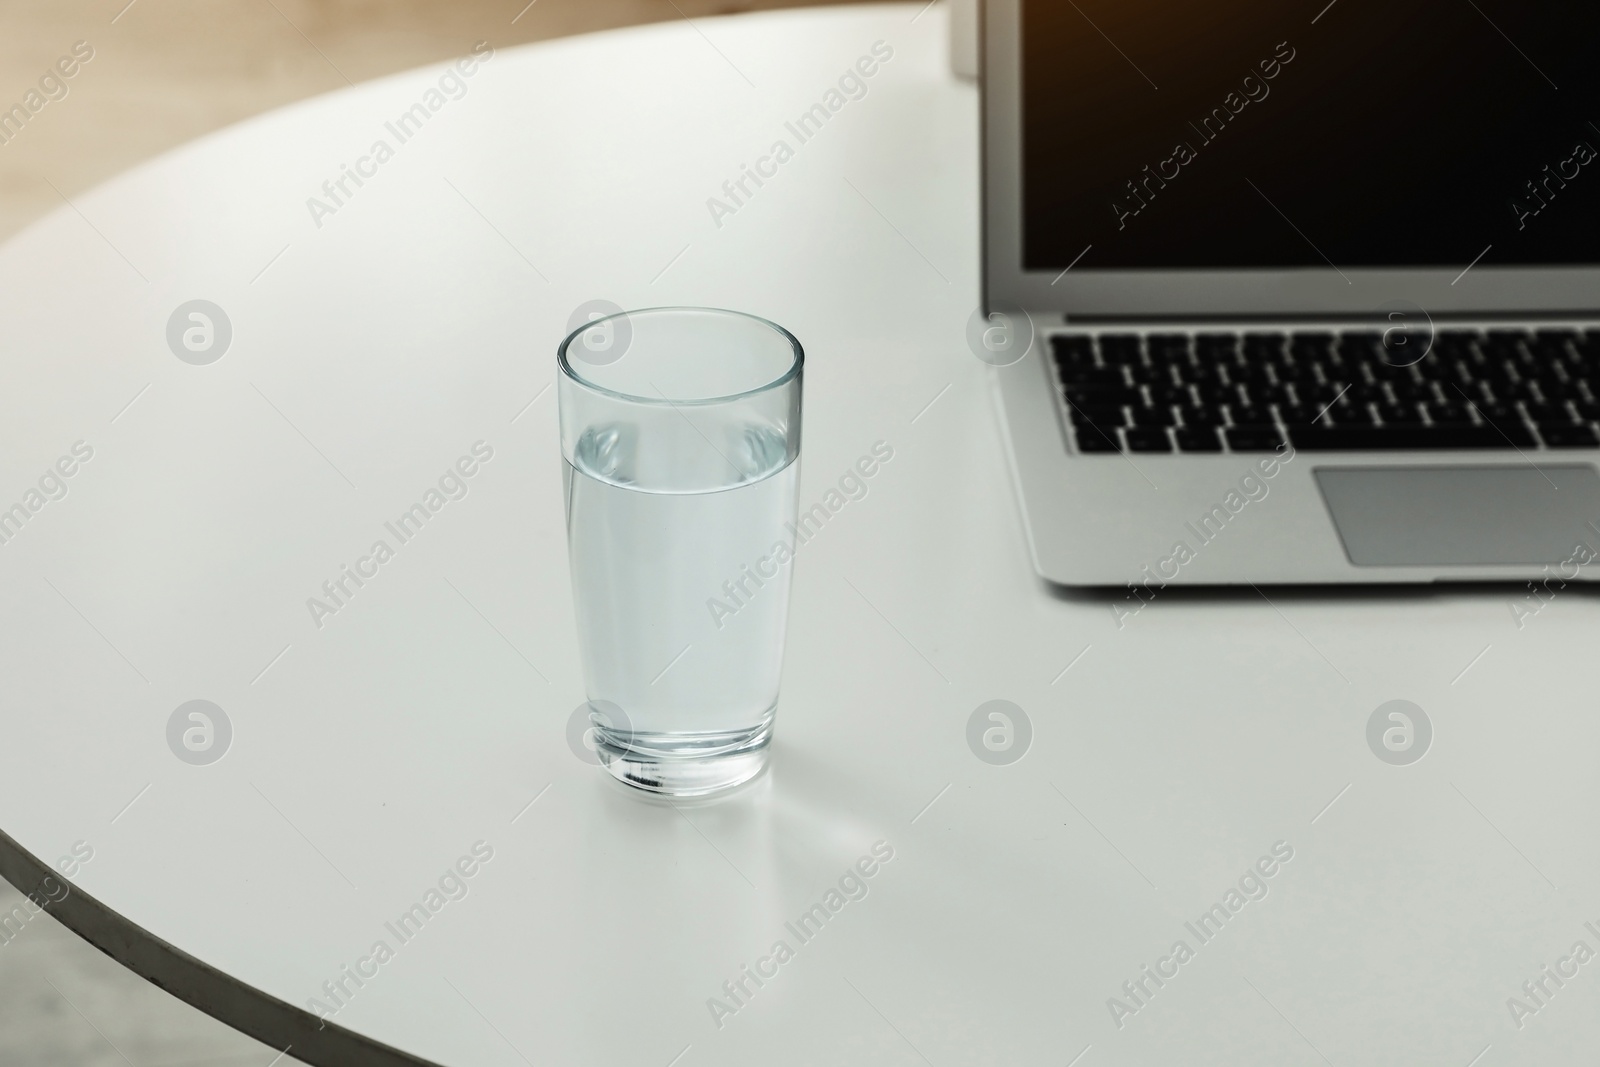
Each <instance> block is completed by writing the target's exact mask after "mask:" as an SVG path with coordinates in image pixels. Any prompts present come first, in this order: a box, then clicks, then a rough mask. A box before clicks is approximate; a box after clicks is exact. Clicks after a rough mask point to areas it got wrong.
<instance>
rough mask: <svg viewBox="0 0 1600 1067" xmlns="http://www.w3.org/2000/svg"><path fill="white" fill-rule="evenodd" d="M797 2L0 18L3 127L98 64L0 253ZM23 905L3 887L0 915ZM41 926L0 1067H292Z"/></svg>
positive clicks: (303, 7)
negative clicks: (456, 77) (599, 49)
mask: <svg viewBox="0 0 1600 1067" xmlns="http://www.w3.org/2000/svg"><path fill="white" fill-rule="evenodd" d="M794 6H801V3H800V2H796V0H745V2H737V3H729V2H718V0H533V2H532V3H528V2H527V0H133V2H132V3H129V2H128V0H52V2H51V3H48V4H45V3H24V2H18V0H12V2H10V3H5V4H4V5H3V6H0V31H3V32H0V71H3V72H4V74H3V75H0V111H4V110H6V109H8V108H9V107H10V106H11V105H12V104H13V103H16V102H19V101H21V100H22V98H23V96H24V94H25V93H27V92H28V91H29V89H31V88H33V87H34V86H35V85H36V84H38V82H39V79H40V77H41V76H43V75H45V74H46V73H47V71H48V70H49V68H51V67H52V66H53V65H54V64H55V63H56V61H57V60H58V59H59V58H60V57H62V56H65V55H68V54H70V53H72V52H73V51H74V46H75V45H77V43H78V42H80V41H81V42H84V44H83V45H78V49H77V51H78V54H80V55H81V54H82V53H84V52H86V51H88V50H89V49H92V51H93V55H92V58H90V59H89V60H88V61H87V62H84V63H83V64H82V65H81V67H80V68H79V69H77V71H76V73H75V74H74V76H73V77H72V78H71V79H69V80H67V81H65V83H64V85H65V95H61V90H60V89H52V92H53V94H54V95H55V96H57V97H59V98H58V99H53V100H51V101H50V102H49V103H48V104H47V105H46V106H45V107H44V108H43V109H41V110H40V111H39V113H38V114H37V115H35V116H34V118H33V119H32V120H31V121H30V122H28V124H27V125H26V126H25V127H23V128H22V130H21V131H20V132H19V133H17V134H16V135H15V136H13V137H11V138H10V140H9V141H8V142H7V143H5V144H4V145H3V146H0V240H3V239H5V238H7V237H9V236H11V235H12V234H14V233H16V232H17V231H18V230H21V229H22V228H23V227H25V226H26V225H28V223H30V222H32V221H33V220H35V219H37V218H39V217H41V216H42V215H44V214H46V213H47V212H49V211H51V210H53V209H55V208H56V207H58V206H60V205H61V203H62V202H63V198H65V197H71V196H73V195H75V194H76V193H79V192H81V191H83V190H85V189H88V188H90V187H92V186H94V185H97V184H99V183H100V182H103V181H105V180H107V179H108V178H111V177H113V176H115V175H116V174H118V173H120V172H122V171H124V170H126V169H128V168H129V167H131V166H133V165H134V164H136V163H138V162H140V161H141V160H144V159H148V158H150V157H151V156H155V155H158V154H159V153H161V152H163V151H165V150H167V149H169V148H172V147H175V146H177V145H179V144H182V143H184V142H185V141H189V140H192V139H193V138H195V137H198V136H200V135H201V134H204V133H207V132H210V131H211V130H215V129H219V128H220V127H223V126H226V125H228V124H230V123H233V122H237V121H239V120H241V119H244V118H248V117H249V116H251V115H256V114H259V113H261V112H263V111H267V110H270V109H272V108H275V107H279V106H282V105H284V104H288V103H290V102H292V101H295V100H300V99H303V98H305V97H309V96H314V95H316V94H318V93H324V92H329V91H331V90H334V89H338V88H341V87H342V86H344V85H345V84H346V83H347V82H351V83H353V82H360V81H363V80H366V79H370V78H375V77H378V76H380V75H383V74H388V73H391V72H394V71H399V70H404V69H406V68H408V67H414V66H418V65H421V64H424V63H430V62H436V61H440V60H444V59H446V58H448V57H450V56H453V55H457V54H460V53H463V52H465V51H466V50H467V49H468V48H469V47H471V45H472V43H473V42H475V41H478V40H488V41H490V42H491V43H492V44H493V45H494V46H495V47H496V48H499V47H503V46H509V45H514V44H522V43H524V42H528V41H537V40H543V39H546V38H550V37H561V36H566V35H569V34H575V33H588V32H592V31H595V30H602V29H607V28H609V27H613V26H625V25H631V24H635V23H644V22H662V21H668V20H671V19H677V18H687V19H691V20H693V19H698V18H704V17H709V16H713V15H717V14H726V13H732V12H737V11H750V10H757V9H763V8H776V7H794ZM21 899H22V897H21V895H20V894H19V893H17V892H16V891H15V890H14V889H12V887H11V886H9V885H7V884H6V883H5V882H4V881H0V914H4V913H6V912H9V911H10V910H11V909H12V908H13V907H15V906H16V905H17V904H18V903H20V901H21ZM297 1062H298V1061H296V1060H294V1059H293V1058H292V1057H289V1056H284V1055H282V1054H281V1053H280V1052H279V1050H277V1049H273V1048H269V1047H267V1046H266V1045H262V1044H259V1043H258V1042H255V1041H253V1040H251V1039H250V1038H247V1037H245V1036H244V1035H242V1034H239V1033H237V1032H236V1031H234V1030H232V1029H230V1028H228V1027H226V1026H224V1025H223V1024H221V1023H219V1022H216V1021H215V1020H213V1019H211V1018H210V1017H208V1016H206V1015H204V1014H202V1013H201V1012H199V1011H196V1010H195V1009H193V1008H190V1007H189V1006H188V1005H186V1004H184V1003H182V1002H181V1001H179V1000H177V999H175V998H174V997H172V996H170V995H169V994H167V993H165V992H163V991H162V990H160V989H157V988H156V987H155V986H152V985H150V984H148V983H146V982H144V981H143V980H142V979H140V978H137V977H136V976H134V975H133V974H131V973H130V972H128V971H126V970H124V969H123V968H122V967H120V966H119V965H117V964H116V963H114V962H112V961H111V960H110V959H108V958H107V957H105V956H103V955H101V954H100V952H98V951H97V950H95V949H94V948H91V947H90V946H89V945H88V944H87V943H85V942H83V941H81V940H79V939H78V937H77V936H76V935H74V934H73V933H71V932H70V931H68V930H67V929H66V928H65V927H62V926H61V925H60V924H58V923H57V922H55V920H53V919H51V918H50V917H49V916H48V915H41V916H39V917H38V918H37V919H35V920H33V921H32V922H30V923H29V924H28V925H27V926H26V927H25V928H24V929H23V931H22V933H21V934H20V935H18V936H17V937H15V938H14V939H12V940H11V941H9V942H0V1064H4V1065H6V1067H10V1065H13V1064H16V1065H19V1067H113V1065H115V1067H202V1065H203V1067H289V1065H292V1064H295V1063H297Z"/></svg>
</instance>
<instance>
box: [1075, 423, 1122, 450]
mask: <svg viewBox="0 0 1600 1067" xmlns="http://www.w3.org/2000/svg"><path fill="white" fill-rule="evenodd" d="M1072 439H1073V441H1074V442H1075V443H1076V444H1077V446H1078V451H1079V452H1121V451H1122V446H1121V445H1120V444H1119V443H1118V442H1117V432H1116V431H1115V430H1112V431H1110V432H1109V433H1101V432H1100V431H1099V430H1095V429H1093V428H1089V429H1083V428H1080V429H1078V430H1076V431H1074V432H1073V435H1072Z"/></svg>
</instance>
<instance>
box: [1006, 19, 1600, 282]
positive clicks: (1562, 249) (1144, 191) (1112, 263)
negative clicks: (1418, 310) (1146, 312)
mask: <svg viewBox="0 0 1600 1067" xmlns="http://www.w3.org/2000/svg"><path fill="white" fill-rule="evenodd" d="M1022 20H1023V26H1022V30H1023V32H1022V72H1021V73H1022V88H1023V152H1022V195H1023V219H1024V221H1023V242H1022V243H1023V261H1024V267H1025V268H1026V269H1028V270H1036V271H1046V270H1060V269H1062V268H1065V267H1067V266H1068V264H1071V263H1073V262H1074V261H1075V260H1077V259H1078V257H1079V256H1080V254H1081V255H1082V259H1081V261H1079V262H1078V264H1077V266H1078V269H1095V270H1098V269H1105V268H1112V269H1114V268H1144V269H1158V268H1202V267H1211V268H1228V267H1233V268H1243V267H1305V266H1309V267H1324V268H1325V267H1327V266H1329V265H1330V264H1332V265H1333V266H1336V267H1339V268H1346V267H1407V266H1432V267H1464V266H1466V265H1467V264H1468V263H1469V262H1471V261H1473V260H1474V258H1475V257H1478V256H1480V254H1481V255H1482V257H1483V258H1482V265H1484V266H1496V265H1498V266H1506V265H1513V264H1533V263H1548V264H1575V263H1592V262H1600V154H1597V149H1600V127H1597V125H1596V123H1600V106H1597V105H1600V99H1597V93H1596V89H1597V87H1600V86H1597V82H1600V58H1597V55H1596V47H1597V45H1600V4H1597V3H1596V2H1595V0H1583V2H1581V3H1579V2H1574V0H1569V2H1566V3H1551V2H1547V0H1335V2H1334V3H1332V4H1331V5H1330V4H1328V3H1327V0H1309V2H1305V0H1294V2H1291V3H1280V2H1273V3H1269V2H1266V0H1218V2H1215V3H1208V4H1203V5H1202V4H1178V3H1157V2H1155V0H1057V2H1051V3H1044V2H1040V0H1023V2H1022ZM1086 248H1087V249H1089V250H1088V251H1087V252H1085V251H1084V250H1085V249H1086ZM1485 249H1488V251H1487V252H1486V253H1485Z"/></svg>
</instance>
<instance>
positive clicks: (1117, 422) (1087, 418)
mask: <svg viewBox="0 0 1600 1067" xmlns="http://www.w3.org/2000/svg"><path fill="white" fill-rule="evenodd" d="M1069 415H1070V417H1071V419H1072V425H1074V426H1100V427H1107V426H1110V427H1116V426H1121V425H1122V409H1121V408H1073V409H1072V410H1071V411H1070V412H1069Z"/></svg>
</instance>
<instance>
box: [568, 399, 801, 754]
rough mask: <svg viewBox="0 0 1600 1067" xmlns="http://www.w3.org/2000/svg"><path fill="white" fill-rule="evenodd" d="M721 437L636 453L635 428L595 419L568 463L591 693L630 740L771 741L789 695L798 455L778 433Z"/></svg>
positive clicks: (647, 743)
mask: <svg viewBox="0 0 1600 1067" xmlns="http://www.w3.org/2000/svg"><path fill="white" fill-rule="evenodd" d="M719 436H720V437H721V440H720V441H719V442H718V443H716V444H712V443H711V442H710V441H708V440H705V439H701V438H698V437H697V438H696V439H695V440H694V441H692V442H684V443H681V444H680V445H678V446H676V451H677V452H678V453H679V454H673V453H674V448H673V447H670V446H669V447H667V448H662V447H653V448H650V449H643V448H637V447H635V445H636V441H637V438H638V434H637V431H636V428H632V427H628V426H608V427H597V428H594V429H591V430H589V431H588V432H586V433H584V435H583V436H582V437H581V438H580V439H579V441H578V443H577V447H576V448H575V449H574V455H573V458H572V461H571V462H569V463H567V465H566V470H565V487H566V495H567V545H568V554H569V557H570V560H571V565H572V584H573V594H574V599H575V602H576V609H577V616H578V631H579V640H580V642H581V644H580V647H581V649H582V652H583V666H584V678H585V683H586V686H587V690H588V696H589V699H590V701H591V702H598V701H608V702H610V703H611V704H614V705H616V706H617V707H618V708H621V709H622V711H623V713H624V714H625V715H626V717H627V722H628V725H629V727H630V728H631V730H632V739H631V740H632V743H633V744H634V745H635V746H636V747H641V748H643V749H645V750H648V751H650V752H652V753H655V754H657V755H659V756H661V757H663V758H669V759H670V758H672V757H674V756H676V757H679V758H683V757H691V756H695V755H715V754H716V753H718V752H721V751H726V750H728V749H731V748H736V747H737V746H739V745H741V744H744V743H746V741H747V740H748V739H749V738H751V737H754V736H757V735H764V731H765V730H766V728H767V726H768V724H770V722H771V719H772V715H773V711H774V708H775V707H776V704H777V700H778V676H779V672H780V669H781V667H782V663H783V638H784V627H785V623H786V620H787V617H788V610H789V576H790V573H791V568H792V563H787V562H785V563H782V564H778V563H777V559H776V556H777V555H782V553H775V549H777V548H778V546H782V547H783V548H784V549H788V550H792V548H793V546H794V538H793V535H792V534H791V533H789V531H788V530H787V529H785V525H786V524H789V523H792V522H793V521H794V518H795V503H796V492H797V488H798V484H797V483H798V476H799V464H798V463H797V462H786V454H785V449H784V441H783V438H782V437H781V436H780V435H778V434H777V433H776V432H775V431H773V430H772V429H770V428H766V427H731V428H729V429H728V430H727V431H726V432H725V433H724V434H721V435H719ZM657 444H658V445H659V440H658V441H657ZM641 481H644V482H647V483H648V484H651V485H663V484H667V485H688V486H702V487H703V486H708V485H712V486H717V488H715V489H713V490H710V491H684V492H654V491H645V490H643V489H641V488H639V487H638V485H639V483H640V482H641ZM764 559H765V560H766V562H765V563H763V562H762V560H764ZM760 571H766V572H768V574H769V575H770V577H763V576H761V575H760V573H759V572H760ZM752 575H754V577H752ZM757 578H759V581H760V584H758V583H757ZM725 583H727V584H725ZM730 586H731V591H730ZM713 602H715V603H719V604H720V605H721V607H720V608H719V609H717V610H715V611H714V610H713Z"/></svg>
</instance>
